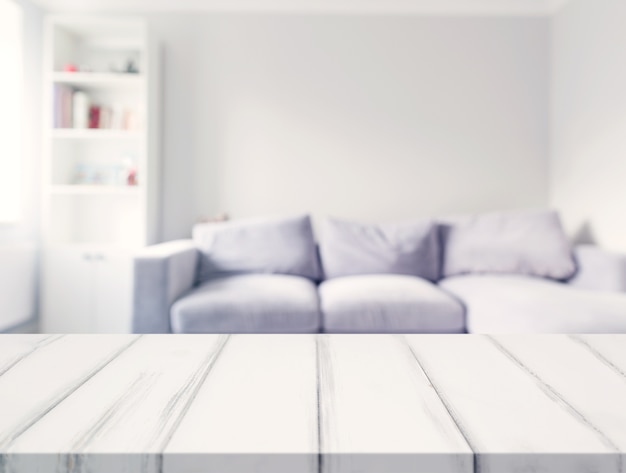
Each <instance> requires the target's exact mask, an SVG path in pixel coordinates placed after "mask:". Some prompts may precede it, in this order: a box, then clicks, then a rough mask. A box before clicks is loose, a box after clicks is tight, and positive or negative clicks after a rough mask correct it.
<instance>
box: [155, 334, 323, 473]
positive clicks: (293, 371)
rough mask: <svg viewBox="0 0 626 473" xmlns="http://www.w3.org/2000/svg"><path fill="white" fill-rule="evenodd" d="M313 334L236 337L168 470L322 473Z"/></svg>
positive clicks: (173, 447)
mask: <svg viewBox="0 0 626 473" xmlns="http://www.w3.org/2000/svg"><path fill="white" fill-rule="evenodd" d="M315 353H316V350H315V336H314V335H233V336H232V338H231V340H230V341H229V343H228V345H227V346H226V348H225V349H224V351H223V353H222V355H221V356H220V359H219V361H218V362H217V363H216V365H215V367H214V369H213V371H212V372H211V375H210V376H209V378H208V379H207V381H206V382H205V383H204V385H203V386H202V388H201V389H200V391H199V392H198V395H197V396H196V399H195V401H194V402H193V404H192V405H191V407H190V408H189V411H188V412H187V415H186V416H185V418H184V419H183V420H182V422H181V423H180V426H179V427H178V429H177V431H176V432H175V433H174V435H173V437H172V439H171V441H170V443H169V444H168V445H167V447H166V449H165V452H164V457H163V471H164V472H165V473H192V472H193V473H227V472H237V473H251V472H254V473H270V472H271V473H282V472H284V473H303V472H306V473H314V472H315V473H317V472H318V430H317V423H318V418H317V382H316V379H317V377H316V356H315Z"/></svg>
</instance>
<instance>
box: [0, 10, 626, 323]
mask: <svg viewBox="0 0 626 473" xmlns="http://www.w3.org/2000/svg"><path fill="white" fill-rule="evenodd" d="M625 51H626V2H624V1H623V0H569V1H567V0H333V1H331V0H289V1H287V0H0V85H1V87H0V331H4V332H37V331H39V330H41V331H44V332H47V331H50V332H130V331H131V330H132V324H133V322H132V317H133V310H135V307H134V304H135V303H136V301H135V302H134V301H133V295H134V294H135V295H136V292H134V284H136V281H135V282H134V278H135V275H134V273H133V271H134V267H135V266H134V258H135V255H136V254H137V252H138V251H140V250H141V249H142V248H143V247H146V246H149V245H154V244H157V243H162V242H169V241H172V240H180V239H188V238H190V236H191V231H192V227H193V226H194V224H197V223H198V222H205V221H211V220H216V219H217V220H220V219H222V218H224V216H225V215H227V216H229V217H230V218H231V219H236V220H237V219H248V218H257V217H261V216H266V215H301V214H310V215H311V216H312V221H313V227H314V228H315V230H316V233H317V232H318V230H319V227H320V222H321V221H322V220H323V219H325V218H327V217H339V218H345V219H348V220H353V221H358V222H369V223H384V222H400V221H409V220H419V219H427V218H444V217H449V216H457V215H472V214H482V213H489V212H496V211H498V212H502V211H516V210H525V209H540V210H541V209H554V210H556V211H557V212H558V214H559V215H560V219H561V222H562V223H563V227H564V229H565V232H566V233H567V236H568V237H569V239H570V241H571V242H572V244H580V243H583V244H593V245H596V246H598V247H600V248H602V249H603V250H604V251H608V252H613V253H616V254H617V253H626V218H625V217H624V211H625V209H626V186H625V185H624V180H625V178H626V55H625V53H624V52H625ZM625 274H626V273H625ZM625 277H626V276H625ZM622 297H626V295H623V296H622ZM620 307H626V305H622V306H620Z"/></svg>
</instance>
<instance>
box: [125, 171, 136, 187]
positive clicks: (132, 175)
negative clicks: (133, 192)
mask: <svg viewBox="0 0 626 473" xmlns="http://www.w3.org/2000/svg"><path fill="white" fill-rule="evenodd" d="M127 184H128V185H129V186H136V185H137V169H135V168H131V169H129V170H128V180H127Z"/></svg>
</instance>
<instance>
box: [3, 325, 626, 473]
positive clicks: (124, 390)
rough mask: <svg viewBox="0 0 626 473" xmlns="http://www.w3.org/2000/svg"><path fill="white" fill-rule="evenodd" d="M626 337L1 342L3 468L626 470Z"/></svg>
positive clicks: (37, 338)
mask: <svg viewBox="0 0 626 473" xmlns="http://www.w3.org/2000/svg"><path fill="white" fill-rule="evenodd" d="M625 373H626V336H622V335H607V336H604V335H592V336H587V335H576V336H566V335H523V336H513V335H498V336H474V335H407V336H402V335H397V336H394V335H318V336H316V335H232V336H228V335H144V336H135V335H65V336H62V335H54V336H42V335H19V336H18V335H3V336H0V473H235V472H236V473H266V472H268V473H270V472H271V473H378V472H380V473H383V472H384V473H405V472H407V473H408V472H411V473H420V472H424V473H426V472H428V473H472V472H476V473H486V472H488V473H526V472H528V473H531V472H532V473H535V472H537V473H553V472H554V473H556V472H559V473H561V472H566V473H592V472H597V473H604V472H606V473H618V472H626V466H625V465H626V457H625V456H624V453H625V452H626V428H625V427H624V426H626V374H625Z"/></svg>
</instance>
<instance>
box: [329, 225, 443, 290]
mask: <svg viewBox="0 0 626 473" xmlns="http://www.w3.org/2000/svg"><path fill="white" fill-rule="evenodd" d="M320 254H321V259H322V263H323V267H324V273H325V276H326V278H327V279H332V278H337V277H342V276H354V275H360V274H404V275H410V276H418V277H421V278H424V279H428V280H430V281H436V280H437V279H438V278H439V260H440V255H439V241H438V238H437V226H436V224H435V223H434V222H432V221H422V222H415V223H398V224H382V225H366V224H362V223H355V222H347V221H343V220H336V219H328V220H326V221H325V222H324V224H323V228H322V239H321V243H320Z"/></svg>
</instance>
